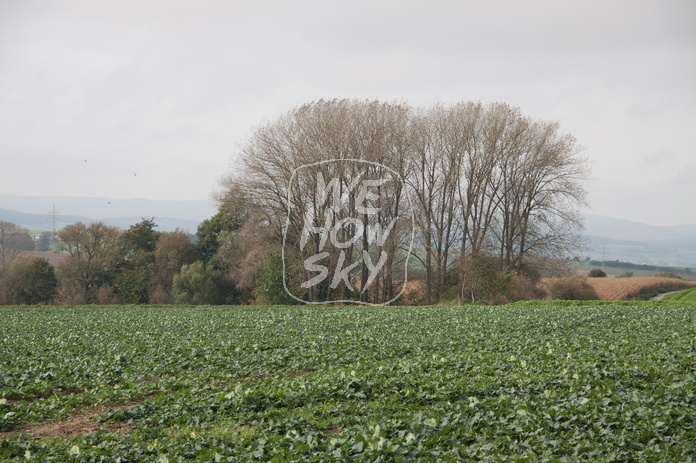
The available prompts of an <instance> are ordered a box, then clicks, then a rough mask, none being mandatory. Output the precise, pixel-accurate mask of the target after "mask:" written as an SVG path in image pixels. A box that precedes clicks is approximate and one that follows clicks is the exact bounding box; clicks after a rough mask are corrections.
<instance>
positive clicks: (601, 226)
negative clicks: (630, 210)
mask: <svg viewBox="0 0 696 463" xmlns="http://www.w3.org/2000/svg"><path fill="white" fill-rule="evenodd" d="M585 226H586V230H585V235H586V238H587V240H588V246H589V250H588V251H587V252H586V254H587V255H588V256H590V257H591V258H593V259H595V260H602V259H604V260H607V261H609V260H620V261H623V262H632V263H635V264H652V265H672V266H679V267H696V225H677V226H659V227H658V226H653V225H645V224H641V223H637V222H631V221H628V220H621V219H614V218H611V217H601V216H593V215H588V216H586V220H585Z"/></svg>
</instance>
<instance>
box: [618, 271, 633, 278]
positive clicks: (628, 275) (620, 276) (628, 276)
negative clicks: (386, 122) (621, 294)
mask: <svg viewBox="0 0 696 463" xmlns="http://www.w3.org/2000/svg"><path fill="white" fill-rule="evenodd" d="M632 276H633V272H629V271H628V270H626V271H625V272H623V273H622V274H621V275H616V278H631V277H632Z"/></svg>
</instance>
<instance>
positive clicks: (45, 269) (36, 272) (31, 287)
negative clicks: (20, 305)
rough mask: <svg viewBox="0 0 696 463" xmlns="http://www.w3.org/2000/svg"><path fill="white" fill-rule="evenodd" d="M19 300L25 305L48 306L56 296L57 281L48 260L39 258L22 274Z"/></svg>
mask: <svg viewBox="0 0 696 463" xmlns="http://www.w3.org/2000/svg"><path fill="white" fill-rule="evenodd" d="M21 281H22V286H23V288H22V296H21V299H22V301H23V302H25V303H27V304H38V303H39V302H43V303H44V304H48V303H49V302H51V299H53V297H54V296H55V295H56V290H57V288H58V280H57V279H56V272H55V269H54V268H53V266H52V265H51V264H50V263H49V262H48V260H46V259H43V258H39V259H34V261H33V262H32V263H31V264H29V266H28V267H27V268H26V270H24V273H23V274H22V280H21Z"/></svg>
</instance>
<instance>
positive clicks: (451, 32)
mask: <svg viewBox="0 0 696 463" xmlns="http://www.w3.org/2000/svg"><path fill="white" fill-rule="evenodd" d="M344 97H347V98H378V99H380V100H385V101H392V100H400V101H405V102H407V103H409V104H411V105H414V106H418V105H429V104H432V103H436V102H443V103H451V102H456V101H467V100H475V101H478V100H480V101H482V102H484V103H488V102H494V101H505V102H507V103H509V104H511V105H514V106H519V107H520V108H521V110H522V112H523V113H525V114H528V115H531V116H533V117H536V118H539V119H543V120H556V121H558V122H559V123H560V124H561V127H562V128H563V129H564V130H565V131H567V132H570V133H571V134H573V135H574V136H575V137H576V138H577V139H578V141H579V143H580V144H582V145H583V146H585V147H586V148H587V151H586V154H587V155H588V157H589V158H590V160H591V166H592V171H593V175H594V177H595V179H596V180H595V181H594V182H593V183H592V184H590V185H589V190H590V197H589V199H590V203H591V206H592V209H591V210H590V212H591V213H595V214H600V215H609V216H613V217H618V218H623V219H628V220H635V221H639V222H643V223H649V224H655V225H659V224H665V225H674V224H679V223H696V205H695V203H696V181H694V178H696V3H695V2H693V1H690V0H689V1H653V2H647V1H631V0H626V1H601V2H600V1H583V2H573V3H572V4H571V3H570V2H563V1H557V0H556V1H531V2H520V1H500V2H484V1H480V2H474V1H463V2H460V1H435V2H433V1H428V2H425V1H423V2H408V1H389V2H369V1H350V2H349V1H331V0H322V1H314V2H281V1H273V2H269V1H258V2H222V1H197V2H194V1H190V2H184V1H171V0H160V1H149V2H148V1H142V0H125V1H124V0H119V1H113V2H100V1H93V0H83V1H55V2H45V1H41V2H39V1H32V0H3V1H2V2H1V3H0V194H18V195H32V194H34V195H72V196H111V197H121V198H137V197H139V198H148V199H204V198H208V197H209V196H210V194H211V192H212V191H213V190H214V189H215V188H216V186H217V180H218V179H219V178H220V176H222V175H223V174H224V173H225V172H227V171H228V170H229V169H230V168H232V167H233V161H231V155H232V154H233V153H234V152H235V150H236V147H237V146H238V145H239V144H241V143H243V142H244V140H245V137H246V136H247V135H248V134H249V133H250V132H251V130H252V129H253V128H254V126H256V125H257V124H259V123H260V122H262V121H264V120H269V119H271V120H272V119H274V118H276V117H278V116H279V115H281V114H283V113H285V112H287V111H288V110H290V109H291V108H293V107H294V106H296V105H299V104H302V103H306V102H309V101H312V100H316V99H319V98H325V99H330V98H344ZM85 160H87V162H85ZM134 173H136V174H137V175H134ZM0 207H2V205H0Z"/></svg>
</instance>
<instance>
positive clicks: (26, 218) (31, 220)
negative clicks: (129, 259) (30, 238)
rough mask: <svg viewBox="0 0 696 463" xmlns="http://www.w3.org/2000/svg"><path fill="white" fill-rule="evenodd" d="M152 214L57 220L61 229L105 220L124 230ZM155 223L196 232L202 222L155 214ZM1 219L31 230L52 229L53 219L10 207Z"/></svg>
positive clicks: (2, 211)
mask: <svg viewBox="0 0 696 463" xmlns="http://www.w3.org/2000/svg"><path fill="white" fill-rule="evenodd" d="M151 217H153V216H152V215H145V216H140V217H139V216H133V217H107V218H100V219H92V218H90V217H84V216H80V215H61V216H60V217H59V220H58V221H57V222H56V229H57V230H60V229H61V228H63V227H65V226H66V225H70V224H73V223H75V222H84V223H90V222H103V223H105V224H107V225H111V226H113V227H118V228H120V229H122V230H126V229H128V227H130V226H131V225H133V224H136V223H138V222H140V221H141V220H142V219H143V218H146V219H149V218H151ZM154 219H155V224H157V230H158V231H173V230H175V229H177V228H179V229H181V230H183V231H185V232H188V233H196V229H197V228H198V225H199V224H200V222H199V221H197V220H188V219H180V218H175V217H158V216H154ZM0 220H4V221H6V222H12V223H16V224H17V225H22V226H23V227H27V228H29V229H30V230H46V231H48V230H51V221H50V219H49V217H48V214H27V213H24V212H17V211H11V210H9V209H0Z"/></svg>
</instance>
